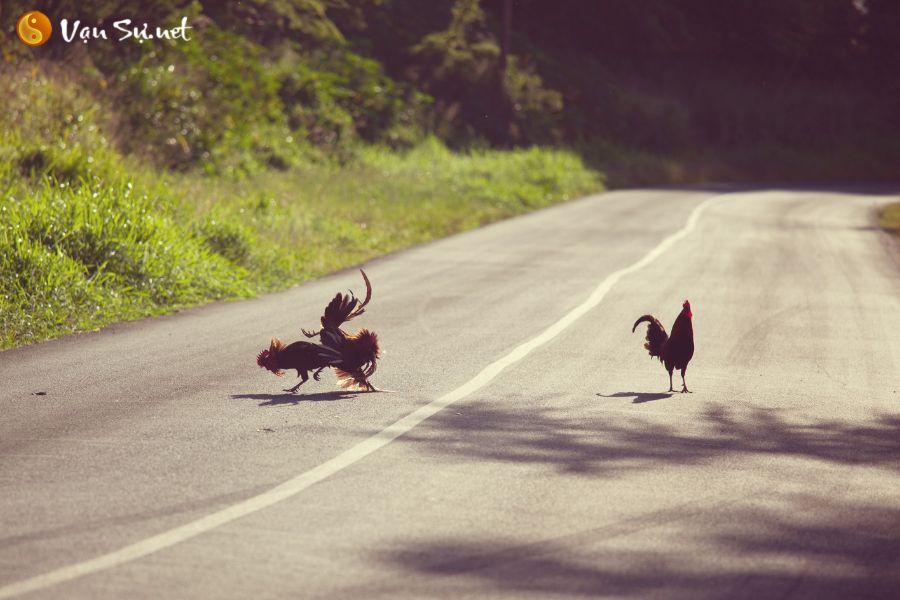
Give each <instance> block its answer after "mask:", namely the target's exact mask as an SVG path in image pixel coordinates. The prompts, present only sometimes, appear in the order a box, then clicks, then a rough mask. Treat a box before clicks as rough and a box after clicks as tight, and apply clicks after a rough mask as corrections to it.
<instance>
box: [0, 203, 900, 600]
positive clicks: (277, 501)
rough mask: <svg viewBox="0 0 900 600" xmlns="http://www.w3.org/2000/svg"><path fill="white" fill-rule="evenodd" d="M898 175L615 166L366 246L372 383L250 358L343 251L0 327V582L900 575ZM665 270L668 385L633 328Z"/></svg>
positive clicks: (47, 587) (517, 584)
mask: <svg viewBox="0 0 900 600" xmlns="http://www.w3.org/2000/svg"><path fill="white" fill-rule="evenodd" d="M898 194H900V190H897V189H894V190H893V191H892V190H887V189H883V188H868V189H867V188H844V189H841V188H827V187H818V188H816V187H813V186H807V187H794V188H788V187H767V188H755V189H751V188H728V187H709V188H696V189H651V190H634V191H621V192H614V193H609V194H603V195H600V196H596V197H590V198H586V199H583V200H579V201H576V202H572V203H569V204H567V205H564V206H559V207H556V208H552V209H549V210H545V211H541V212H538V213H535V214H531V215H528V216H525V217H521V218H517V219H512V220H509V221H506V222H503V223H498V224H495V225H492V226H489V227H486V228H483V229H481V230H478V231H473V232H469V233H466V234H463V235H459V236H455V237H453V238H449V239H446V240H443V241H440V242H437V243H434V244H430V245H427V246H423V247H419V248H415V249H412V250H410V251H406V252H402V253H398V254H396V255H393V256H390V257H387V258H384V259H381V260H377V261H373V262H372V263H370V264H368V265H365V268H366V271H367V273H368V274H369V277H370V278H371V280H372V283H373V286H374V296H373V300H372V302H371V304H370V308H369V310H368V311H367V312H366V314H365V315H363V316H362V317H361V318H359V319H358V320H357V321H354V322H353V325H354V326H357V327H361V326H365V327H368V328H371V329H373V330H375V331H377V332H378V333H379V335H380V338H381V341H382V345H383V347H385V348H386V350H387V353H386V355H385V356H384V357H383V360H382V361H381V363H380V365H379V368H378V372H377V373H376V374H375V376H374V377H373V382H374V383H375V384H376V385H378V386H379V387H381V388H387V389H391V390H395V392H394V393H383V394H366V393H340V392H336V391H335V387H334V379H333V377H332V376H331V375H329V374H325V376H324V377H323V380H322V382H319V383H316V382H313V381H310V382H309V383H308V384H307V385H305V386H304V387H303V388H301V390H302V392H303V394H302V395H290V394H286V393H284V392H282V391H281V390H282V388H284V387H288V386H289V385H293V382H294V378H293V376H292V375H291V376H289V377H288V378H286V379H284V380H279V379H277V378H275V377H273V376H272V375H271V374H270V373H268V372H266V371H263V370H261V369H259V368H258V367H257V366H256V364H255V356H256V353H257V352H259V351H260V350H261V349H263V348H264V347H266V346H267V344H268V340H269V338H270V337H271V336H272V335H278V336H279V337H281V338H283V339H286V340H293V339H296V338H297V337H298V335H299V330H300V327H314V326H315V325H316V323H317V320H318V317H319V315H320V313H321V309H322V308H323V307H324V305H325V304H326V303H327V301H328V300H329V299H330V298H331V296H332V295H333V294H334V293H335V292H337V291H341V290H346V289H347V288H352V289H354V290H356V291H357V292H362V291H363V285H362V281H361V278H360V276H359V273H358V272H356V271H353V270H349V271H346V272H342V273H339V274H336V275H333V276H330V277H326V278H324V279H321V280H319V281H315V282H312V283H309V284H306V285H303V286H300V287H296V288H294V289H291V290H289V291H287V292H284V293H280V294H274V295H270V296H266V297H263V298H259V299H255V300H251V301H245V302H233V303H219V304H216V305H212V306H208V307H205V308H200V309H195V310H188V311H185V312H182V313H181V314H178V315H175V316H171V317H164V318H158V319H150V320H145V321H140V322H136V323H128V324H122V325H117V326H114V327H110V328H108V329H107V330H104V331H102V332H100V333H93V334H86V335H78V336H71V337H68V338H64V339H60V340H56V341H52V342H49V343H44V344H38V345H35V346H32V347H27V348H21V349H17V350H13V351H8V352H4V353H2V354H0V382H2V383H0V415H2V417H0V598H6V597H23V598H66V599H80V598H84V599H88V598H90V599H107V598H108V599H119V598H216V599H220V598H234V599H244V598H261V599H265V598H304V599H306V598H341V599H344V598H347V599H354V598H360V599H362V598H365V599H370V598H391V599H397V598H401V599H402V598H409V599H413V598H447V599H451V598H452V599H459V598H478V599H484V598H578V597H615V598H684V599H692V600H696V599H707V598H708V599H714V598H748V599H751V598H752V599H758V598H775V597H778V598H781V597H785V598H815V599H822V598H842V599H843V598H866V599H875V598H883V599H892V598H897V597H898V594H900V478H898V476H900V391H898V390H900V333H898V332H900V262H898V260H897V254H896V252H895V251H892V249H891V245H890V243H889V242H888V240H887V238H886V237H885V236H884V235H883V234H881V233H880V232H879V231H877V229H876V228H875V227H874V217H873V214H874V211H875V209H876V207H877V206H878V205H879V204H881V203H883V202H887V201H891V200H896V199H897V197H898ZM685 298H689V299H690V301H691V305H692V307H693V312H694V329H695V338H696V346H697V351H696V353H695V356H694V360H693V362H692V363H691V365H690V369H689V371H688V374H687V382H688V386H689V387H690V388H691V389H692V390H693V392H694V393H693V394H668V393H665V390H666V389H667V388H668V377H667V375H666V372H665V370H664V369H663V367H662V366H661V365H660V364H659V363H658V362H656V361H654V360H651V359H650V358H649V357H648V356H647V354H646V352H645V351H644V350H643V348H642V341H643V339H642V337H643V335H642V333H640V334H639V333H634V334H632V332H631V325H632V323H633V322H634V320H635V319H636V318H637V317H638V316H640V315H642V314H644V313H648V312H649V313H653V314H655V315H656V316H657V317H659V318H660V319H661V320H662V321H663V323H664V324H665V325H666V327H670V326H671V323H672V322H673V320H674V318H675V316H676V315H677V313H678V311H679V310H680V307H681V303H682V302H683V301H684V299H685ZM676 380H677V375H676ZM39 392H46V393H45V394H44V395H38V393H39ZM410 415H412V416H410Z"/></svg>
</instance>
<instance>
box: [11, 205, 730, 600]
mask: <svg viewBox="0 0 900 600" xmlns="http://www.w3.org/2000/svg"><path fill="white" fill-rule="evenodd" d="M720 197H721V196H714V197H712V198H709V199H707V200H705V201H704V202H702V203H701V204H699V205H697V206H696V207H695V208H694V210H693V211H691V214H690V216H689V217H688V220H687V223H685V225H684V227H682V228H681V229H680V230H678V231H676V232H675V233H673V234H672V235H670V236H668V237H667V238H665V239H663V240H662V241H661V242H660V243H659V244H658V245H657V246H656V247H654V248H653V249H652V250H650V252H648V253H647V254H646V255H644V257H643V258H641V259H640V260H639V261H637V262H636V263H634V264H632V265H630V266H628V267H625V268H623V269H619V270H618V271H615V272H613V273H611V274H610V275H608V276H607V277H606V279H604V280H603V281H602V282H600V285H598V286H597V288H596V289H595V290H594V292H593V293H592V294H591V295H590V296H589V297H588V298H587V300H585V301H584V302H582V303H581V304H579V305H578V306H576V307H575V308H574V309H572V311H571V312H569V313H568V314H567V315H565V316H564V317H562V318H561V319H560V320H559V321H557V322H556V323H554V324H553V325H551V326H550V327H548V328H547V329H545V330H544V331H543V332H542V333H540V334H539V335H538V336H537V337H534V338H532V339H530V340H528V341H527V342H525V343H523V344H521V345H519V346H517V347H516V348H514V349H513V350H512V351H511V352H510V353H509V354H507V355H506V356H503V357H501V358H499V359H497V360H496V361H494V362H492V363H491V364H489V365H488V366H487V367H485V368H484V370H482V371H481V372H480V373H479V374H478V375H476V376H475V377H474V378H473V379H471V380H469V381H468V382H467V383H465V384H463V385H462V386H460V387H458V388H456V389H455V390H453V391H451V392H449V393H447V394H444V395H443V396H441V397H440V398H437V399H435V400H432V401H431V402H429V403H428V404H426V405H424V406H422V407H421V408H419V409H417V410H415V411H413V412H412V413H410V414H408V415H406V416H405V417H403V418H402V419H400V420H399V421H397V422H396V423H394V424H393V425H390V426H388V427H387V428H385V429H383V430H382V431H379V432H378V433H376V434H375V435H373V436H372V437H370V438H368V439H366V440H364V441H362V442H360V443H359V444H357V445H355V446H353V447H351V448H349V449H348V450H345V451H344V452H342V453H341V454H338V455H337V456H335V457H334V458H332V459H330V460H328V461H326V462H324V463H322V464H320V465H318V466H317V467H314V468H312V469H310V470H309V471H306V472H305V473H301V474H300V475H297V476H296V477H294V478H292V479H289V480H287V481H285V482H284V483H282V484H281V485H278V486H276V487H274V488H272V489H270V490H267V491H265V492H263V493H261V494H259V495H257V496H253V497H252V498H248V499H247V500H244V501H243V502H239V503H237V504H234V505H232V506H229V507H228V508H224V509H222V510H219V511H217V512H214V513H211V514H209V515H206V516H205V517H201V518H200V519H197V520H196V521H191V522H190V523H186V524H184V525H182V526H180V527H176V528H174V529H170V530H168V531H164V532H163V533H160V534H158V535H154V536H153V537H149V538H145V539H143V540H141V541H139V542H135V543H134V544H131V545H129V546H125V547H124V548H120V549H118V550H113V551H112V552H109V553H108V554H104V555H102V556H98V557H97V558H92V559H90V560H86V561H84V562H80V563H75V564H72V565H69V566H66V567H61V568H59V569H56V570H54V571H50V572H48V573H44V574H42V575H36V576H35V577H31V578H30V579H24V580H22V581H19V582H16V583H12V584H10V585H7V586H4V587H2V588H0V599H3V598H12V597H15V596H19V595H21V594H27V593H29V592H34V591H37V590H41V589H44V588H48V587H50V586H53V585H57V584H59V583H63V582H65V581H70V580H72V579H76V578H78V577H83V576H85V575H90V574H92V573H97V572H99V571H104V570H106V569H111V568H113V567H116V566H118V565H121V564H124V563H127V562H130V561H133V560H137V559H139V558H142V557H144V556H147V555H148V554H153V553H154V552H158V551H159V550H163V549H165V548H169V547H170V546H174V545H175V544H178V543H180V542H183V541H185V540H189V539H191V538H193V537H196V536H198V535H200V534H202V533H206V532H207V531H210V530H212V529H215V528H216V527H219V526H221V525H225V524H226V523H230V522H232V521H234V520H237V519H240V518H241V517H245V516H247V515H249V514H252V513H255V512H257V511H259V510H262V509H264V508H267V507H269V506H272V505H273V504H276V503H278V502H281V501H282V500H286V499H288V498H290V497H292V496H296V495H297V494H299V493H300V492H302V491H303V490H305V489H306V488H308V487H310V486H311V485H314V484H316V483H318V482H320V481H322V480H323V479H326V478H328V477H330V476H331V475H334V474H335V473H337V472H338V471H341V470H342V469H345V468H347V467H349V466H350V465H352V464H354V463H356V462H358V461H360V460H362V459H363V458H365V457H366V456H368V455H370V454H372V453H373V452H375V451H376V450H379V449H380V448H383V447H384V446H387V445H388V444H390V443H391V442H392V441H394V440H395V439H397V438H398V437H400V436H401V435H403V434H405V433H407V432H408V431H410V430H411V429H412V428H414V427H415V426H416V425H418V424H419V423H421V422H422V421H424V420H425V419H427V418H428V417H430V416H432V415H434V414H435V413H437V412H439V411H441V410H443V409H445V408H447V407H448V406H450V405H451V404H453V403H454V402H456V401H457V400H461V399H462V398H465V397H466V396H468V395H470V394H472V393H474V392H477V391H478V390H480V389H481V388H483V387H484V386H486V385H487V384H488V383H490V382H491V381H492V380H493V379H494V378H495V377H497V375H499V374H500V373H502V372H503V371H504V370H505V369H506V368H507V367H509V366H511V365H513V364H515V363H517V362H519V361H520V360H522V359H523V358H525V357H526V356H528V354H530V353H531V352H532V351H534V350H536V349H537V348H540V347H541V346H543V345H544V344H546V343H547V342H549V341H550V340H552V339H553V338H555V337H556V336H557V335H559V334H560V333H562V332H563V331H565V330H566V329H567V328H568V327H569V326H571V325H572V324H573V323H575V321H577V320H578V319H580V318H581V317H582V316H584V315H585V313H587V312H588V311H589V310H591V309H592V308H594V307H595V306H597V305H598V304H600V302H601V301H602V300H603V298H604V297H605V296H606V294H608V293H609V291H610V290H611V289H612V288H613V286H615V285H616V283H618V282H619V280H620V279H622V277H624V276H626V275H629V274H631V273H634V272H635V271H639V270H640V269H643V268H644V267H646V266H647V265H649V264H650V263H651V262H653V261H654V260H656V259H657V258H658V257H659V256H660V255H662V254H663V253H664V252H665V251H666V250H668V249H669V248H671V247H672V245H674V244H675V243H676V242H678V241H679V240H681V239H682V238H684V237H686V236H687V235H688V234H690V233H691V232H692V231H693V230H694V228H695V227H696V225H697V221H698V220H699V218H700V215H701V214H702V213H703V211H704V210H706V208H707V207H708V206H709V205H710V204H711V203H712V202H713V201H715V200H717V199H718V198H720Z"/></svg>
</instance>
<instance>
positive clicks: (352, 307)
mask: <svg viewBox="0 0 900 600" xmlns="http://www.w3.org/2000/svg"><path fill="white" fill-rule="evenodd" d="M359 272H360V273H362V277H363V281H365V282H366V299H365V300H363V301H362V303H360V302H359V299H357V298H356V296H354V295H353V292H350V293H348V294H341V293H337V294H335V296H334V298H332V300H331V302H329V303H328V306H326V307H325V314H323V315H322V318H321V319H320V322H321V324H322V328H321V329H319V330H318V331H307V330H306V329H303V330H302V331H303V334H304V335H305V336H306V337H308V338H313V337H316V336H319V341H320V342H321V344H322V346H323V347H325V348H328V349H330V350H332V351H334V352H336V353H337V354H338V355H339V356H340V358H339V359H338V360H335V361H333V362H332V363H331V364H330V366H332V367H334V369H335V372H336V374H337V378H338V385H340V386H341V387H342V388H344V389H353V390H368V391H370V392H374V391H377V390H376V388H375V387H374V386H372V384H371V383H369V377H371V376H372V374H373V373H375V368H376V364H377V361H378V358H379V357H380V356H381V349H380V348H379V346H378V336H377V335H376V334H375V333H374V332H372V331H369V330H368V329H360V330H359V331H357V332H355V333H347V332H346V331H344V330H343V329H341V325H343V324H344V323H346V322H347V321H350V320H352V319H354V318H356V317H358V316H359V315H361V314H363V313H364V312H365V311H366V305H368V304H369V300H371V299H372V284H371V283H370V282H369V278H368V277H367V276H366V272H365V271H363V270H362V269H360V270H359Z"/></svg>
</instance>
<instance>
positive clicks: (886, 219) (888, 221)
mask: <svg viewBox="0 0 900 600" xmlns="http://www.w3.org/2000/svg"><path fill="white" fill-rule="evenodd" d="M880 223H881V227H882V229H885V230H886V231H890V232H891V233H893V234H894V235H896V236H898V237H900V202H896V203H894V204H888V205H886V206H884V207H883V208H882V209H881V215H880Z"/></svg>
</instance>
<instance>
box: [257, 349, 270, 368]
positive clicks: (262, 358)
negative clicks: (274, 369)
mask: <svg viewBox="0 0 900 600" xmlns="http://www.w3.org/2000/svg"><path fill="white" fill-rule="evenodd" d="M268 358H269V351H268V350H263V351H262V352H260V353H259V354H257V355H256V364H257V365H259V366H260V367H262V368H263V369H265V368H266V359H268Z"/></svg>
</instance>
